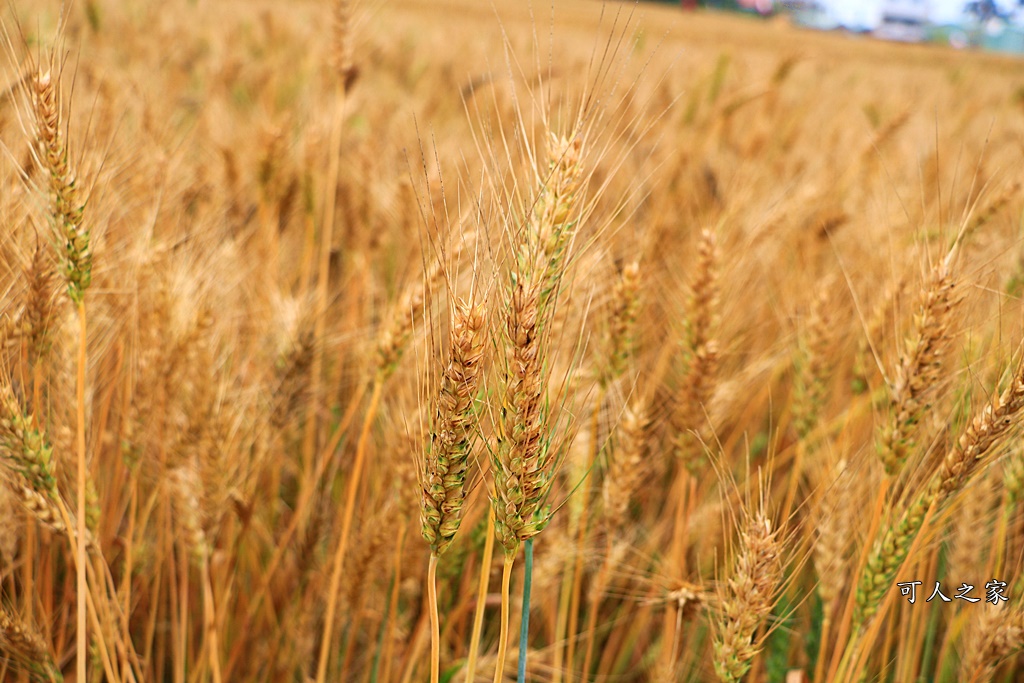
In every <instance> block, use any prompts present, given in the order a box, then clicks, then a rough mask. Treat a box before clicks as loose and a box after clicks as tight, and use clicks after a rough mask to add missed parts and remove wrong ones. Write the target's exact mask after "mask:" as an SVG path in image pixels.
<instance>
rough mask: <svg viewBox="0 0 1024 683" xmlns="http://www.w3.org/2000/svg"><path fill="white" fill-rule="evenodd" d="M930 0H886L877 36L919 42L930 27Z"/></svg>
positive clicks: (876, 31)
mask: <svg viewBox="0 0 1024 683" xmlns="http://www.w3.org/2000/svg"><path fill="white" fill-rule="evenodd" d="M928 17H929V12H928V0H886V2H883V3H882V19H881V23H880V24H879V25H878V28H876V29H875V32H874V34H875V36H877V37H878V38H883V39H885V40H898V41H902V42H907V43H918V42H921V41H923V40H924V39H925V36H926V35H927V29H928V24H929V21H928Z"/></svg>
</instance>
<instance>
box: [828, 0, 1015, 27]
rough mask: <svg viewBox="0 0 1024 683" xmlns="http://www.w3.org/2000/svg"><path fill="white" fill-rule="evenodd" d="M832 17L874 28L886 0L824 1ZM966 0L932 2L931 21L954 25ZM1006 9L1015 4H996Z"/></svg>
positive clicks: (1002, 0)
mask: <svg viewBox="0 0 1024 683" xmlns="http://www.w3.org/2000/svg"><path fill="white" fill-rule="evenodd" d="M821 4H823V5H824V6H825V7H826V8H828V9H829V10H830V11H831V13H832V15H833V16H834V17H835V18H836V20H837V21H839V22H840V23H842V24H844V25H847V26H863V27H874V26H876V25H877V24H878V20H879V18H880V17H881V14H882V6H883V5H884V4H885V1H884V0H822V3H821ZM965 4H966V1H965V0H930V2H929V7H930V10H931V20H932V21H933V22H935V23H937V24H945V23H954V22H956V21H957V20H958V19H960V17H961V13H962V10H963V7H964V5H965ZM996 4H997V5H999V6H1000V7H1002V8H1004V9H1009V8H1011V7H1012V6H1013V5H1014V3H1013V2H1012V1H1009V0H1001V1H997V2H996Z"/></svg>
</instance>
